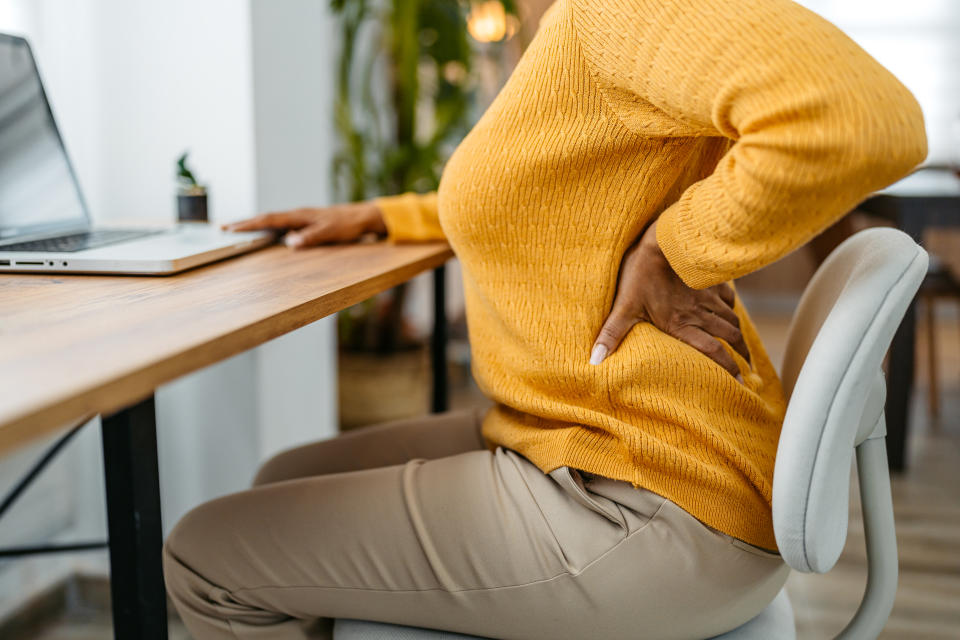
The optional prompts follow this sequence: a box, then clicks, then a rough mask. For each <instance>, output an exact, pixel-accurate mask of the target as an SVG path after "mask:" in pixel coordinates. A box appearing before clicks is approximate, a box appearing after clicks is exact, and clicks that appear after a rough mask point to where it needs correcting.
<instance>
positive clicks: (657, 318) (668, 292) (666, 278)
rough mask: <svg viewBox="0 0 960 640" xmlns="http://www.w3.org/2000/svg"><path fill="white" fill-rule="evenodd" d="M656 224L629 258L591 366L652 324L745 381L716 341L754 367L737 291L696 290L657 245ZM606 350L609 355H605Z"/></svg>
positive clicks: (727, 288)
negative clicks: (641, 327) (736, 306)
mask: <svg viewBox="0 0 960 640" xmlns="http://www.w3.org/2000/svg"><path fill="white" fill-rule="evenodd" d="M656 224H657V223H656V221H654V223H653V224H651V225H650V226H649V227H648V228H647V230H646V231H644V233H643V234H642V235H641V236H640V240H639V241H638V242H635V243H634V244H633V245H632V246H631V247H630V248H629V249H628V250H627V252H626V254H624V257H623V260H622V261H621V263H620V274H619V277H618V281H617V292H616V296H615V297H614V301H613V308H612V309H611V311H610V315H609V316H607V319H606V321H605V322H604V324H603V327H602V328H601V329H600V334H599V335H598V336H597V339H596V341H595V343H594V347H593V351H592V352H591V354H590V363H591V364H600V362H601V361H602V360H603V359H604V358H605V357H606V356H607V355H608V354H610V353H613V352H614V351H615V350H616V349H617V347H618V346H619V345H620V343H621V342H622V341H623V338H624V337H625V336H626V335H627V333H628V332H629V331H630V329H631V328H633V326H634V325H635V324H637V323H638V322H649V323H651V324H652V325H653V326H655V327H657V328H658V329H660V330H661V331H663V332H664V333H667V334H668V335H671V336H673V337H674V338H677V339H679V340H682V341H683V342H686V343H687V344H689V345H690V346H692V347H693V348H695V349H697V350H698V351H701V352H702V353H704V354H705V355H706V356H707V357H709V358H711V359H712V360H714V361H715V362H716V363H717V364H719V365H720V366H721V367H723V368H724V369H726V370H727V371H729V372H730V375H732V376H737V378H738V379H740V380H741V381H742V379H743V378H742V377H741V376H740V369H739V367H738V366H737V364H736V362H735V361H734V359H733V357H732V356H731V355H730V354H729V353H728V352H727V351H726V350H725V349H724V348H723V346H722V345H721V344H720V342H719V341H718V340H717V338H722V339H723V340H725V341H726V342H727V343H728V344H729V345H730V346H731V347H733V348H734V349H735V350H736V351H737V352H738V353H739V354H740V355H742V356H743V357H744V359H745V360H746V361H747V362H748V363H749V362H750V352H749V351H748V350H747V345H746V343H745V342H744V340H743V334H741V333H740V320H739V319H738V318H737V316H736V314H735V313H734V312H733V306H734V292H733V287H731V286H730V285H729V284H727V283H723V284H719V285H717V286H715V287H710V288H708V289H691V288H690V287H688V286H687V285H685V284H684V283H683V281H682V280H681V279H680V277H679V276H678V275H677V274H676V272H674V270H673V268H672V267H671V266H670V263H669V262H667V259H666V257H665V256H664V255H663V252H662V251H660V246H659V245H658V244H657V239H656V238H657V235H656ZM604 350H605V351H604Z"/></svg>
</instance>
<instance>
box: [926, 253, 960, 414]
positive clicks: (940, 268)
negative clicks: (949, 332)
mask: <svg viewBox="0 0 960 640" xmlns="http://www.w3.org/2000/svg"><path fill="white" fill-rule="evenodd" d="M918 298H919V299H920V300H922V301H923V313H924V320H923V322H924V325H925V329H926V331H925V333H926V336H927V377H928V382H929V386H928V387H927V405H928V409H929V411H930V417H931V418H933V419H934V424H936V421H937V419H939V417H940V385H939V382H938V380H939V375H938V373H937V368H938V366H939V361H940V358H939V357H938V354H939V353H940V351H939V348H938V347H937V328H936V307H937V301H938V300H941V299H945V298H946V299H952V300H955V301H956V302H957V303H958V306H960V279H958V277H957V276H956V275H955V274H954V272H953V270H952V269H951V268H950V266H949V265H947V264H945V263H944V262H943V261H942V260H940V259H938V257H937V256H936V255H931V256H930V266H929V268H928V269H927V277H926V278H924V279H923V284H921V285H920V292H919V294H918ZM958 329H960V326H958Z"/></svg>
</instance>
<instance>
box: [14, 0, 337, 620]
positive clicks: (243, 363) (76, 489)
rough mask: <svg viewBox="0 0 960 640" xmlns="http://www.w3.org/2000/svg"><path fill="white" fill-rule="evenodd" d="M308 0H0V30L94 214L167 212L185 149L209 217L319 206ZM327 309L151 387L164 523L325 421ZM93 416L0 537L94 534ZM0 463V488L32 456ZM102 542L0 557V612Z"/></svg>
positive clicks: (84, 566)
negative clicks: (44, 102)
mask: <svg viewBox="0 0 960 640" xmlns="http://www.w3.org/2000/svg"><path fill="white" fill-rule="evenodd" d="M326 7H327V3H326V2H323V1H322V0H269V2H268V1H267V0H247V1H245V2H238V1H237V0H204V1H203V2H193V1H191V0H163V2H158V1H156V0H83V1H76V0H73V1H71V0H0V30H3V31H11V32H18V33H22V34H24V35H26V36H27V37H28V38H29V39H30V40H31V42H32V44H33V46H34V49H35V54H36V56H37V59H38V64H39V66H40V69H41V73H42V75H43V78H44V84H45V86H46V89H47V91H48V94H49V96H50V99H51V102H52V104H53V108H54V112H55V113H56V116H57V118H58V121H59V124H60V127H61V130H62V133H63V136H64V139H65V143H66V146H67V148H68V150H69V152H70V155H71V157H72V159H73V161H74V164H75V165H76V168H77V172H78V175H79V179H80V182H81V185H82V188H83V190H84V193H85V195H86V198H87V201H88V205H89V206H90V209H91V212H92V214H93V217H94V218H95V219H96V220H97V221H100V222H107V223H109V222H110V221H112V220H119V219H125V220H129V219H135V220H141V221H144V222H150V223H153V222H162V221H166V220H172V219H173V217H174V215H175V210H174V193H175V182H174V177H173V173H174V161H175V159H176V157H177V156H178V155H179V153H180V152H181V151H182V150H184V149H188V148H189V149H190V150H191V158H192V160H193V165H194V167H195V171H196V173H197V174H198V177H199V178H200V179H201V181H203V182H206V183H208V184H209V186H210V192H211V217H212V218H213V219H214V220H231V219H237V218H242V217H245V216H249V215H251V214H253V213H256V212H258V211H260V210H263V209H274V208H280V207H286V206H293V205H298V206H299V205H302V204H308V203H313V204H324V203H325V202H327V201H328V197H329V195H328V174H329V169H328V163H329V160H330V156H331V146H332V134H331V128H330V114H329V109H330V104H331V101H332V86H331V84H330V81H331V68H330V65H329V64H328V62H329V60H330V59H331V58H332V56H333V55H334V54H333V52H334V51H335V46H336V39H335V37H334V35H335V34H334V29H333V27H332V20H331V19H330V17H329V16H328V15H327V13H326ZM334 328H335V325H334V323H333V319H332V318H326V319H324V320H321V321H320V322H317V323H314V324H313V325H310V326H308V327H304V328H303V329H300V330H299V331H296V332H294V333H291V334H288V335H287V336H284V337H282V338H280V339H278V340H275V341H273V342H271V343H269V344H267V345H264V346H263V347H260V348H258V349H254V350H252V351H250V352H247V353H245V354H242V355H239V356H236V357H234V358H232V359H230V360H227V361H225V362H222V363H219V364H217V365H214V366H212V367H209V368H208V369H206V370H203V371H201V372H198V373H196V374H193V375H191V376H188V377H186V378H183V379H180V380H178V381H175V382H174V383H172V384H169V385H167V386H165V387H163V388H161V389H159V390H158V392H157V415H158V440H159V442H158V446H159V455H160V467H161V469H160V473H161V493H162V508H163V517H164V529H165V531H166V532H169V530H170V528H171V527H172V526H173V524H174V523H175V522H176V520H177V519H179V517H180V516H181V515H182V514H183V513H184V512H185V511H187V510H188V509H189V508H191V507H193V506H194V505H196V504H198V503H200V502H202V501H204V500H207V499H210V498H212V497H215V496H218V495H222V494H224V493H227V492H231V491H235V490H240V489H243V488H245V487H246V486H248V484H249V482H250V479H251V478H252V476H253V474H254V472H255V470H256V466H257V463H258V462H259V461H261V460H262V459H264V458H265V457H266V456H267V455H269V454H271V453H273V452H276V451H278V450H280V449H283V448H286V447H289V446H291V445H293V444H296V443H300V442H304V441H308V440H313V439H317V438H320V437H324V436H329V435H332V434H333V433H335V430H336V426H335V418H336V415H337V404H336V359H335V358H336V349H335V333H334ZM99 435H100V434H99V424H97V423H94V424H91V425H88V426H87V427H86V428H85V429H84V431H83V432H82V433H81V434H80V435H79V436H78V437H77V438H76V439H75V441H74V442H72V443H71V444H70V445H69V449H68V450H67V451H65V454H66V455H64V456H63V457H62V458H61V459H58V461H57V462H56V463H55V464H54V466H52V467H50V468H49V469H48V471H47V472H46V473H45V476H44V479H43V481H42V483H41V484H39V485H38V486H36V487H35V488H33V489H31V491H30V492H28V493H27V494H25V495H24V496H23V499H22V503H21V504H19V505H18V507H17V508H16V511H15V512H11V514H10V515H11V516H15V517H12V518H11V517H8V518H4V520H2V521H0V544H3V545H7V544H27V543H31V544H36V543H42V542H44V541H46V540H49V539H60V540H76V539H78V538H84V539H96V538H103V537H104V536H105V509H104V505H103V497H102V496H103V477H102V470H101V457H100V456H101V450H100V441H99ZM44 445H46V441H45V442H41V443H37V444H35V445H33V446H32V447H30V448H27V449H24V450H23V451H20V452H18V453H17V454H15V455H14V456H11V457H9V458H6V459H4V460H2V461H0V492H4V491H5V490H6V488H7V487H9V486H10V485H11V484H12V482H13V480H14V478H15V477H16V476H17V475H19V473H20V472H22V471H23V470H24V469H25V468H26V467H27V466H28V464H29V463H30V462H31V461H32V460H33V459H34V458H35V457H36V456H37V455H38V454H39V452H40V451H41V449H42V447H43V446H44ZM77 569H81V570H86V571H101V572H102V571H105V569H106V554H105V553H103V552H95V553H86V554H75V555H61V556H57V557H34V558H30V559H26V560H18V561H16V562H8V563H4V564H0V617H2V616H3V615H4V614H6V613H8V612H9V611H11V610H13V609H14V608H15V607H16V606H18V605H19V604H20V603H21V602H23V601H24V600H25V599H27V598H28V597H29V596H30V595H31V594H32V593H35V592H36V591H37V590H38V589H40V588H43V587H44V586H46V585H48V584H52V583H53V582H55V581H56V580H57V579H59V578H60V577H62V576H64V575H66V574H67V573H69V572H71V571H74V570H77Z"/></svg>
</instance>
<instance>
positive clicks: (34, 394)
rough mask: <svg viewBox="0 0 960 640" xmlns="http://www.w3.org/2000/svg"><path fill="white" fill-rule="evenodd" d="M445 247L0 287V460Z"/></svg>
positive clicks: (354, 248) (323, 312)
mask: <svg viewBox="0 0 960 640" xmlns="http://www.w3.org/2000/svg"><path fill="white" fill-rule="evenodd" d="M451 257H453V252H452V251H451V250H450V247H449V245H448V244H447V243H445V242H434V243H417V244H397V245H394V244H390V243H388V242H386V241H380V242H376V243H370V242H361V243H355V244H341V245H329V246H324V247H320V248H314V249H309V250H304V251H297V252H294V251H291V250H290V249H287V248H285V247H280V246H275V247H269V248H266V249H262V250H260V251H256V252H254V253H251V254H248V255H244V256H240V257H236V258H231V259H229V260H226V261H223V262H219V263H216V264H212V265H207V266H204V267H200V268H197V269H193V270H191V271H188V272H185V273H182V274H180V275H176V276H169V277H132V276H75V275H59V274H51V275H32V274H31V275H16V274H7V275H2V276H0V452H3V451H6V450H8V449H11V448H13V447H15V446H17V445H19V444H21V443H23V442H26V441H28V440H30V439H33V438H36V437H38V436H40V435H43V434H45V433H48V432H50V431H53V430H55V429H57V428H60V427H62V426H65V425H67V424H69V423H71V422H77V421H79V420H81V419H83V418H85V417H92V416H94V415H96V414H100V413H110V412H113V411H116V410H119V409H121V408H123V407H125V406H128V405H130V404H131V403H133V402H136V401H138V400H140V399H141V398H143V397H146V396H147V395H149V394H151V393H153V391H154V389H156V388H157V387H158V386H160V385H162V384H164V383H166V382H170V381H171V380H173V379H175V378H178V377H180V376H182V375H184V374H187V373H190V372H192V371H196V370H197V369H200V368H202V367H205V366H207V365H210V364H213V363H214V362H217V361H219V360H223V359H225V358H228V357H230V356H233V355H236V354H238V353H241V352H243V351H246V350H247V349H250V348H251V347H255V346H257V345H259V344H262V343H264V342H266V341H268V340H270V339H272V338H276V337H277V336H280V335H282V334H284V333H287V332H289V331H292V330H294V329H297V328H299V327H302V326H304V325H307V324H309V323H311V322H313V321H315V320H318V319H320V318H323V317H324V316H328V315H330V314H331V313H334V312H336V311H339V310H341V309H345V308H347V307H349V306H351V305H353V304H355V303H357V302H360V301H362V300H366V299H367V298H369V297H371V296H373V295H375V294H376V293H378V292H380V291H384V290H386V289H389V288H390V287H393V286H395V285H397V284H399V283H401V282H403V281H406V280H409V279H410V278H412V277H413V276H415V275H417V274H418V273H420V272H423V271H426V270H428V269H432V268H434V267H437V266H439V265H441V264H443V263H444V262H446V261H447V260H448V259H449V258H451Z"/></svg>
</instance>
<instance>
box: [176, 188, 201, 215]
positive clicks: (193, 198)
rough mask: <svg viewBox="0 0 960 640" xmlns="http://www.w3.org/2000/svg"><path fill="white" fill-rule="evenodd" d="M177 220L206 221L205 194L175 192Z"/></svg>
mask: <svg viewBox="0 0 960 640" xmlns="http://www.w3.org/2000/svg"><path fill="white" fill-rule="evenodd" d="M177 220H179V221H180V222H208V219H207V194H206V193H197V194H193V193H180V194H177Z"/></svg>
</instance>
